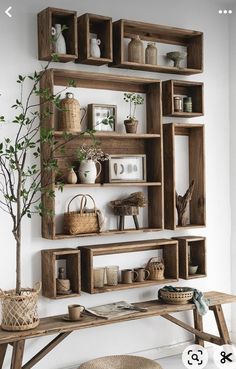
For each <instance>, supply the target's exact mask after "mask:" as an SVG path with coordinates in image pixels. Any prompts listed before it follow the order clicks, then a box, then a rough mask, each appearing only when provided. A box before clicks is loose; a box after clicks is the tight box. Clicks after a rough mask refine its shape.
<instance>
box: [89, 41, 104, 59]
mask: <svg viewBox="0 0 236 369" xmlns="http://www.w3.org/2000/svg"><path fill="white" fill-rule="evenodd" d="M89 42H90V56H91V57H92V58H101V49H100V47H99V46H100V45H101V40H100V39H99V38H90V40H89Z"/></svg>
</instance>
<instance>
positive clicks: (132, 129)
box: [124, 119, 138, 133]
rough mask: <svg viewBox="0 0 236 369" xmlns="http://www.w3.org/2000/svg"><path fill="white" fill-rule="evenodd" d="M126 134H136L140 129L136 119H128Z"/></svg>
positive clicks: (125, 122) (126, 121)
mask: <svg viewBox="0 0 236 369" xmlns="http://www.w3.org/2000/svg"><path fill="white" fill-rule="evenodd" d="M124 124H125V129H126V133H136V132H137V127H138V121H137V120H135V119H126V120H125V121H124Z"/></svg>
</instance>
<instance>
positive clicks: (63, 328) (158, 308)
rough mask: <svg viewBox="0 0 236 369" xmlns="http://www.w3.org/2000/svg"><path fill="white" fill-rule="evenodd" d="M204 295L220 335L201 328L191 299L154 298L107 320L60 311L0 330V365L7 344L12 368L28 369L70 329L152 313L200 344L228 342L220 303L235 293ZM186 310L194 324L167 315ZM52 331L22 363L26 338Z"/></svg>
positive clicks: (234, 297)
mask: <svg viewBox="0 0 236 369" xmlns="http://www.w3.org/2000/svg"><path fill="white" fill-rule="evenodd" d="M204 296H205V297H206V298H207V299H208V300H209V307H210V310H212V311H213V313H214V317H215V320H216V324H217V327H218V331H219V336H215V335H212V334H210V333H206V332H204V331H203V322H202V317H201V316H200V315H199V314H198V312H197V310H196V308H195V305H194V304H192V303H189V304H186V305H167V304H164V303H162V302H160V301H157V300H153V301H144V302H141V303H137V304H136V305H137V306H140V307H142V306H143V307H147V308H148V311H146V312H135V313H131V314H129V315H125V316H123V317H119V318H117V319H112V320H106V319H101V318H97V317H94V316H90V315H84V316H83V318H82V319H81V320H80V321H78V322H66V321H64V320H63V319H62V318H63V315H57V316H50V317H47V318H42V319H40V324H39V326H38V327H37V328H35V329H32V330H29V331H23V332H6V331H3V330H0V369H1V368H2V366H3V361H4V357H5V353H6V350H7V347H8V345H11V346H13V350H12V359H11V369H30V368H32V367H33V366H34V365H36V364H37V363H38V362H39V361H40V360H41V359H42V358H43V357H45V356H46V355H47V354H48V353H49V352H50V351H52V350H53V349H54V348H55V347H56V346H57V345H58V344H59V343H60V342H62V341H63V340H64V339H65V338H66V337H67V336H68V335H69V334H70V333H72V332H73V331H77V330H80V329H86V328H92V327H97V326H102V325H107V324H114V323H121V322H125V321H130V320H136V319H142V318H148V317H154V316H161V317H162V318H164V319H167V320H169V321H170V322H172V323H173V324H177V325H178V326H180V327H182V328H184V329H185V330H187V331H188V332H191V333H193V334H194V335H195V342H196V343H198V344H200V345H204V341H208V342H212V343H214V344H217V345H223V344H225V343H228V344H229V343H231V341H230V337H229V332H228V329H227V326H226V322H225V318H224V313H223V310H222V307H221V305H222V304H226V303H232V302H234V301H236V296H234V295H229V294H226V293H221V292H206V293H204ZM189 310H192V311H193V316H194V327H192V326H190V325H189V324H186V323H184V322H183V321H181V320H179V319H177V318H175V317H173V316H172V315H170V314H171V313H177V312H181V311H189ZM58 333H59V334H58ZM53 334H58V335H57V336H56V337H55V338H54V339H53V340H52V341H51V342H50V343H48V344H47V345H46V346H45V347H44V348H43V349H42V350H41V351H39V352H38V353H37V354H36V355H35V356H34V357H33V358H32V359H31V360H29V361H28V362H27V363H26V364H24V365H22V362H23V355H24V346H25V340H27V339H31V338H36V337H42V336H46V335H53Z"/></svg>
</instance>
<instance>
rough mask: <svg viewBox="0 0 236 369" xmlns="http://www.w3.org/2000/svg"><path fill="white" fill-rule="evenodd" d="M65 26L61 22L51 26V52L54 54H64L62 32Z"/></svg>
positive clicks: (64, 45)
mask: <svg viewBox="0 0 236 369" xmlns="http://www.w3.org/2000/svg"><path fill="white" fill-rule="evenodd" d="M66 28H67V27H65V26H62V25H61V24H55V27H52V36H53V37H52V44H53V52H54V53H56V54H66V41H65V38H64V36H63V34H62V33H63V31H64V30H65V29H66Z"/></svg>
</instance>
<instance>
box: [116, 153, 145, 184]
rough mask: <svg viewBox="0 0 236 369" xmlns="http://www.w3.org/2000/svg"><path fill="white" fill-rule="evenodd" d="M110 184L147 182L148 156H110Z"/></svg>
mask: <svg viewBox="0 0 236 369" xmlns="http://www.w3.org/2000/svg"><path fill="white" fill-rule="evenodd" d="M109 182H146V155H110V156H109Z"/></svg>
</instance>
